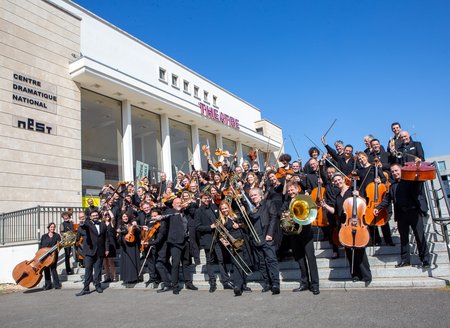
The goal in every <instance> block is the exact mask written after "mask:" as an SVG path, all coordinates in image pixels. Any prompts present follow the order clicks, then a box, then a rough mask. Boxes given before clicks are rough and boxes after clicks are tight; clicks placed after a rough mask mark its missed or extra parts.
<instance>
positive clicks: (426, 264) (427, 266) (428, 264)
mask: <svg viewBox="0 0 450 328" xmlns="http://www.w3.org/2000/svg"><path fill="white" fill-rule="evenodd" d="M430 267H431V265H430V262H428V261H423V262H422V268H423V269H429V268H430Z"/></svg>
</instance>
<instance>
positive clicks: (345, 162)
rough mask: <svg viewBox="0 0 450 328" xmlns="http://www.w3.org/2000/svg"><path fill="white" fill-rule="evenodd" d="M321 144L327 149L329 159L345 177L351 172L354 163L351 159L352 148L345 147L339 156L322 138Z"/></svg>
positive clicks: (350, 146) (349, 146)
mask: <svg viewBox="0 0 450 328" xmlns="http://www.w3.org/2000/svg"><path fill="white" fill-rule="evenodd" d="M322 144H323V145H324V146H325V148H326V149H327V151H328V154H330V155H331V157H332V158H333V159H334V160H335V161H336V162H337V167H338V169H339V170H340V171H341V172H343V173H344V174H345V175H349V174H350V173H351V172H352V171H353V166H354V161H355V159H354V158H353V146H352V145H346V146H345V147H344V152H343V154H342V155H340V154H339V153H338V152H336V151H335V150H334V149H333V148H331V147H330V146H329V145H328V144H327V142H326V140H325V137H324V136H322Z"/></svg>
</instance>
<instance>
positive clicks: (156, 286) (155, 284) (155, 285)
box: [152, 281, 161, 289]
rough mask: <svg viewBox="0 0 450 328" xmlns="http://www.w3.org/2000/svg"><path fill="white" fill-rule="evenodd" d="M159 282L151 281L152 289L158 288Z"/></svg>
mask: <svg viewBox="0 0 450 328" xmlns="http://www.w3.org/2000/svg"><path fill="white" fill-rule="evenodd" d="M160 283H161V282H160V281H155V282H153V286H152V287H153V289H156V288H158V287H159V284H160Z"/></svg>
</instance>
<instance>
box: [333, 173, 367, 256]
mask: <svg viewBox="0 0 450 328" xmlns="http://www.w3.org/2000/svg"><path fill="white" fill-rule="evenodd" d="M353 190H356V179H353ZM343 205H344V212H345V215H346V217H347V218H346V221H345V223H343V224H342V225H341V229H340V230H339V241H340V242H341V244H342V245H343V246H345V247H351V248H363V247H366V245H367V244H368V243H369V239H370V235H369V230H368V229H367V226H366V225H365V224H364V222H363V216H364V213H365V211H366V207H367V206H366V201H365V200H364V199H363V198H362V197H358V196H356V195H353V197H349V198H347V199H346V200H345V201H344V204H343Z"/></svg>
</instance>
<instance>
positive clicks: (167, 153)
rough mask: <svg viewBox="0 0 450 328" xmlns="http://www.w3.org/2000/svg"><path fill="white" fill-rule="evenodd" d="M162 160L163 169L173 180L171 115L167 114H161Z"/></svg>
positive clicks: (168, 177) (169, 178)
mask: <svg viewBox="0 0 450 328" xmlns="http://www.w3.org/2000/svg"><path fill="white" fill-rule="evenodd" d="M161 143H162V149H161V161H162V171H163V172H165V173H166V175H167V179H168V180H172V181H173V179H172V155H171V146H170V127H169V116H167V114H162V115H161Z"/></svg>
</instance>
